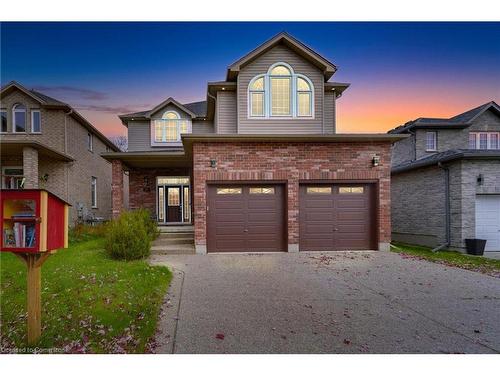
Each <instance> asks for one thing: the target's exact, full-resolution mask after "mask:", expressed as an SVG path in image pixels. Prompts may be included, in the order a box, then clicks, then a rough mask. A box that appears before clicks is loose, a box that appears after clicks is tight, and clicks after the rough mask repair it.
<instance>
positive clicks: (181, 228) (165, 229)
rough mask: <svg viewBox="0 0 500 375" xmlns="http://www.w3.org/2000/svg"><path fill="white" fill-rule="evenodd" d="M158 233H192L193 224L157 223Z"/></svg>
mask: <svg viewBox="0 0 500 375" xmlns="http://www.w3.org/2000/svg"><path fill="white" fill-rule="evenodd" d="M158 230H159V231H160V233H194V226H193V225H175V226H173V225H159V226H158Z"/></svg>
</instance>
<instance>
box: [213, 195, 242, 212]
mask: <svg viewBox="0 0 500 375" xmlns="http://www.w3.org/2000/svg"><path fill="white" fill-rule="evenodd" d="M222 199H224V200H220V201H219V200H218V201H215V204H214V205H212V207H214V208H215V209H217V210H239V209H240V208H241V205H242V204H244V201H243V200H241V199H227V200H226V198H222Z"/></svg>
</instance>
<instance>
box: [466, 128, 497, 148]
mask: <svg viewBox="0 0 500 375" xmlns="http://www.w3.org/2000/svg"><path fill="white" fill-rule="evenodd" d="M469 148H470V149H472V150H499V149H500V132H471V133H469Z"/></svg>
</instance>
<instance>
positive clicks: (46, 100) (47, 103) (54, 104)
mask: <svg viewBox="0 0 500 375" xmlns="http://www.w3.org/2000/svg"><path fill="white" fill-rule="evenodd" d="M13 89H17V90H20V91H22V92H23V93H25V94H26V95H28V96H30V97H31V98H32V99H34V100H35V101H37V102H38V103H40V105H41V106H42V107H46V108H60V109H63V110H68V111H69V112H70V113H68V115H69V116H72V117H73V118H74V119H76V120H77V121H78V122H79V123H80V124H81V125H83V126H84V127H85V128H86V129H87V130H89V131H91V132H92V133H93V134H95V135H96V136H97V138H99V139H100V140H101V141H102V142H103V143H104V144H105V145H106V146H108V147H109V148H111V149H112V150H114V151H120V149H119V148H118V147H117V146H116V145H115V144H114V143H113V142H111V141H110V140H109V139H108V138H107V137H106V136H105V135H104V134H102V133H101V132H100V131H99V130H97V129H96V128H95V127H94V125H92V124H91V123H90V122H88V121H87V119H86V118H85V117H83V116H82V115H81V114H80V113H78V112H77V111H76V110H75V109H74V108H73V107H71V106H70V105H69V104H68V103H64V102H61V101H60V100H57V99H54V98H52V97H50V96H48V95H45V94H42V93H41V92H38V91H35V90H28V89H27V88H26V87H24V86H23V85H21V84H20V83H18V82H16V81H11V82H9V83H8V84H7V85H5V86H4V87H2V89H1V91H0V97H1V96H4V95H6V94H7V93H8V92H9V91H11V90H13Z"/></svg>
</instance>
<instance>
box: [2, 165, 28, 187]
mask: <svg viewBox="0 0 500 375" xmlns="http://www.w3.org/2000/svg"><path fill="white" fill-rule="evenodd" d="M6 169H21V170H22V171H23V174H22V175H20V176H19V177H22V178H24V167H23V166H22V165H19V166H18V165H7V166H4V167H2V181H0V183H1V186H2V189H7V187H6V186H5V184H4V178H5V176H6V175H5V170H6Z"/></svg>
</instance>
